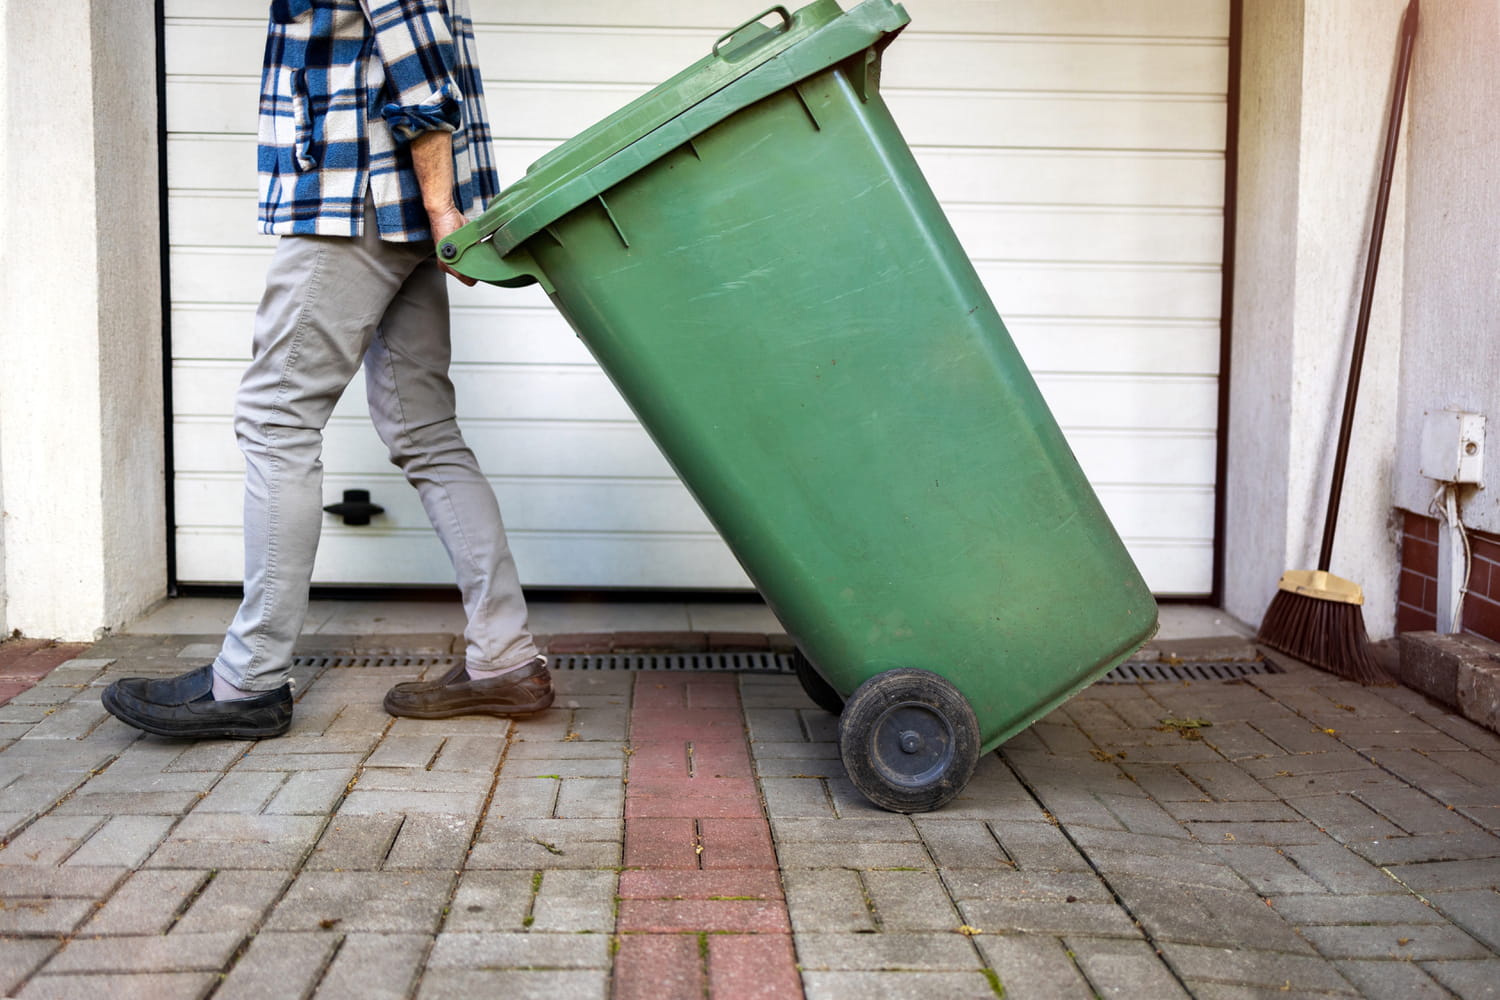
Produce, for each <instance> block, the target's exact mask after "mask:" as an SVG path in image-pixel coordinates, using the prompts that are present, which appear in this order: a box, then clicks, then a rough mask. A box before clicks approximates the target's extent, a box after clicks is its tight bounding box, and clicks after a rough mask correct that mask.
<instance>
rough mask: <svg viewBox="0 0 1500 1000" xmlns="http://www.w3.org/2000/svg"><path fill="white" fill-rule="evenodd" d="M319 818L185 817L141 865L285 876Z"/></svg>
mask: <svg viewBox="0 0 1500 1000" xmlns="http://www.w3.org/2000/svg"><path fill="white" fill-rule="evenodd" d="M324 822H325V820H324V818H323V817H321V816H246V815H242V814H240V813H204V814H200V813H196V812H194V813H189V814H188V815H187V816H185V817H183V819H182V821H181V822H180V823H178V824H177V827H176V828H175V829H174V830H173V831H172V833H171V834H170V835H169V836H168V837H167V839H166V840H165V841H164V842H163V843H162V845H161V846H160V847H158V848H157V849H156V853H155V854H153V855H152V856H151V859H150V860H149V861H148V862H147V864H148V865H149V866H151V867H153V868H263V869H276V870H283V871H290V870H292V869H294V868H296V867H297V865H298V864H299V863H300V862H301V860H302V858H303V857H304V856H305V855H306V854H307V853H308V851H310V850H311V849H312V845H313V843H314V842H315V841H316V840H317V838H318V834H319V832H320V831H321V829H322V827H323V824H324Z"/></svg>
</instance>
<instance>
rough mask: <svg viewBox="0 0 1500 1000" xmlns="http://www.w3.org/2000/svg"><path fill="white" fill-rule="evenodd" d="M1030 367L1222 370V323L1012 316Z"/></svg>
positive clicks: (1046, 370) (1009, 323)
mask: <svg viewBox="0 0 1500 1000" xmlns="http://www.w3.org/2000/svg"><path fill="white" fill-rule="evenodd" d="M1005 325H1006V328H1007V329H1008V330H1009V331H1010V335H1011V337H1012V339H1014V340H1015V342H1016V347H1017V349H1018V350H1020V352H1021V357H1023V358H1024V359H1026V366H1027V367H1028V368H1030V369H1031V370H1032V372H1034V373H1036V374H1060V373H1066V372H1078V371H1080V370H1086V371H1090V372H1096V373H1101V374H1105V373H1107V374H1115V375H1145V374H1153V373H1154V374H1171V375H1201V376H1207V377H1213V376H1214V375H1215V373H1216V372H1217V371H1218V368H1219V327H1218V324H1216V323H1209V322H1179V323H1169V322H1166V321H1156V322H1149V321H1137V322H1121V321H1110V320H1092V321H1091V320H1077V319H1074V320H1067V319H1057V318H1044V317H1037V316H1022V317H1018V318H1014V319H1011V318H1008V319H1006V321H1005Z"/></svg>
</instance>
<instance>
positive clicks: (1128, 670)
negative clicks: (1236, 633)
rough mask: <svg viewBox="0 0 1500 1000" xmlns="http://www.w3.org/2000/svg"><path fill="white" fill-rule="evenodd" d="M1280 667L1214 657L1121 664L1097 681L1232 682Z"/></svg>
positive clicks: (1275, 671) (1122, 682)
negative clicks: (1193, 661) (1184, 660)
mask: <svg viewBox="0 0 1500 1000" xmlns="http://www.w3.org/2000/svg"><path fill="white" fill-rule="evenodd" d="M1281 672H1282V671H1281V668H1280V667H1278V666H1277V665H1276V664H1274V663H1271V662H1270V661H1269V660H1215V661H1207V662H1203V663H1151V662H1147V661H1144V660H1142V661H1132V662H1127V663H1122V664H1120V665H1119V666H1118V667H1115V669H1113V670H1111V671H1110V672H1109V673H1107V674H1105V675H1104V676H1103V677H1101V678H1099V680H1098V682H1097V683H1099V684H1151V683H1156V682H1161V681H1233V680H1239V679H1240V678H1241V677H1250V676H1252V675H1255V674H1279V673H1281Z"/></svg>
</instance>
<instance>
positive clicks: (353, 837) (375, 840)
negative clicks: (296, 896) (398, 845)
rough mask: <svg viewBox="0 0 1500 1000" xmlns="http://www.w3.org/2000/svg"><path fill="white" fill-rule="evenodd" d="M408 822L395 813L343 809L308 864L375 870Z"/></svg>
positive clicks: (322, 838)
mask: <svg viewBox="0 0 1500 1000" xmlns="http://www.w3.org/2000/svg"><path fill="white" fill-rule="evenodd" d="M405 822H406V817H404V816H401V815H397V814H394V813H377V814H375V815H373V816H358V815H344V814H343V813H340V814H339V815H337V816H335V817H334V818H333V820H332V821H330V822H329V824H328V827H327V829H325V830H324V831H323V836H322V837H320V838H319V839H318V846H317V847H316V848H314V849H313V852H312V856H311V857H309V858H308V859H307V868H309V869H313V870H323V871H328V870H334V869H343V870H364V871H375V870H377V869H379V868H380V867H381V866H382V865H383V864H384V863H385V859H386V856H387V855H388V854H389V853H390V850H391V845H392V844H393V843H395V840H396V835H397V834H398V833H400V831H401V827H402V825H403V824H404V823H405Z"/></svg>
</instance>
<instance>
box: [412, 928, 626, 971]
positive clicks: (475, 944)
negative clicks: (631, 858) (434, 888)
mask: <svg viewBox="0 0 1500 1000" xmlns="http://www.w3.org/2000/svg"><path fill="white" fill-rule="evenodd" d="M609 965H610V953H609V936H608V935H606V934H540V933H530V934H507V933H496V934H440V935H438V938H437V941H436V943H434V944H433V946H432V953H431V955H429V956H428V959H427V967H428V968H429V969H607V968H609Z"/></svg>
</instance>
